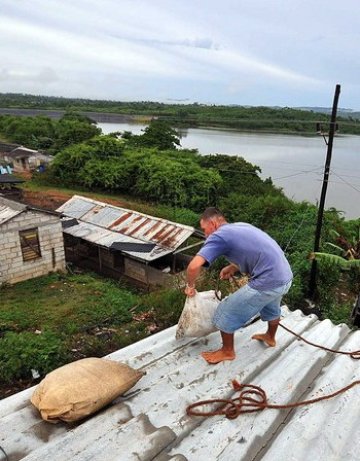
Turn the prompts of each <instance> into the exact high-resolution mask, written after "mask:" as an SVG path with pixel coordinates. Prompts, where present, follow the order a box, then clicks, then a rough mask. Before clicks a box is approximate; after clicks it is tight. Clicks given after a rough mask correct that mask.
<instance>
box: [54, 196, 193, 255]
mask: <svg viewBox="0 0 360 461" xmlns="http://www.w3.org/2000/svg"><path fill="white" fill-rule="evenodd" d="M57 211H59V212H61V213H63V214H64V215H65V216H68V217H72V218H76V219H78V220H79V226H73V227H71V228H69V229H66V230H65V229H64V232H66V233H69V234H71V235H74V236H75V237H81V238H84V239H86V240H89V241H91V242H93V243H96V244H99V245H104V246H106V247H108V246H110V245H111V244H112V243H114V242H134V243H135V242H139V243H144V242H145V243H154V244H156V247H155V248H154V250H153V251H151V253H149V254H146V255H144V254H143V253H140V252H139V253H138V254H136V253H135V252H126V253H129V254H131V255H132V256H136V257H138V258H139V259H142V260H148V261H151V260H153V259H157V258H159V257H161V256H164V255H165V254H168V253H171V252H173V251H174V250H176V249H177V248H179V246H180V245H182V244H183V243H184V242H185V241H186V240H187V239H188V238H189V237H190V236H191V235H192V234H193V232H194V231H195V229H194V228H193V227H190V226H185V225H183V224H178V223H175V222H171V221H168V220H166V219H160V218H156V217H153V216H149V215H145V214H142V213H138V212H136V211H132V210H128V209H125V208H120V207H115V206H113V205H109V204H107V203H103V202H99V201H96V200H92V199H90V198H87V197H80V196H78V195H74V196H73V197H72V198H71V199H70V200H68V201H67V202H66V203H64V204H63V205H62V206H61V207H60V208H58V210H57ZM85 224H86V226H84V225H85Z"/></svg>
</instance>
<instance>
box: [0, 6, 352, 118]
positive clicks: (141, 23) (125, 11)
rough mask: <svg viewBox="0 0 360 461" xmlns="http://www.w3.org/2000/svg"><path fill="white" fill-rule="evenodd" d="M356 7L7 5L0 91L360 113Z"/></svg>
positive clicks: (0, 17) (0, 15)
mask: <svg viewBox="0 0 360 461" xmlns="http://www.w3.org/2000/svg"><path fill="white" fill-rule="evenodd" d="M359 25H360V8H359V2H358V0H343V1H341V2H335V1H334V0H326V1H325V0H222V1H220V0H216V1H215V0H101V1H99V0H96V1H95V0H56V1H53V0H0V92H2V93H8V92H11V93H28V94H40V95H47V96H64V97H74V98H90V99H108V100H116V101H159V102H165V103H174V102H177V103H192V102H198V103H202V104H226V105H227V104H239V105H250V106H259V105H261V106H281V107H305V106H307V107H308V106H311V107H331V105H332V102H333V98H334V91H335V86H336V84H340V85H341V94H340V99H339V107H341V108H349V109H353V110H360V78H359V76H360V59H359V43H360V27H359Z"/></svg>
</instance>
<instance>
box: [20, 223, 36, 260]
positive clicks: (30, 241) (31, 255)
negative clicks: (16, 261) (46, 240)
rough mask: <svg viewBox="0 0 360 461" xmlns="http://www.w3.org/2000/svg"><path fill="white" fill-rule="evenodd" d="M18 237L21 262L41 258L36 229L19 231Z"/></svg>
mask: <svg viewBox="0 0 360 461" xmlns="http://www.w3.org/2000/svg"><path fill="white" fill-rule="evenodd" d="M19 236H20V245H21V251H22V257H23V261H31V260H33V259H38V258H41V251H40V243H39V232H38V229H37V228H36V227H35V228H34V229H28V230H24V231H20V232H19Z"/></svg>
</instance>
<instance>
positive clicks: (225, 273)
mask: <svg viewBox="0 0 360 461" xmlns="http://www.w3.org/2000/svg"><path fill="white" fill-rule="evenodd" d="M237 270H238V268H237V267H236V266H235V265H234V264H229V265H228V266H225V267H224V268H223V269H221V271H220V279H221V280H228V279H229V278H231V277H232V276H233V275H234V274H235V272H236V271H237Z"/></svg>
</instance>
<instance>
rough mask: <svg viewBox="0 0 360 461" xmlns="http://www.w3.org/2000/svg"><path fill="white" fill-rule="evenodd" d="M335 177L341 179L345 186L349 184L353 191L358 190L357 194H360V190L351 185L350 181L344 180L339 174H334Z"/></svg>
mask: <svg viewBox="0 0 360 461" xmlns="http://www.w3.org/2000/svg"><path fill="white" fill-rule="evenodd" d="M332 173H333V174H334V175H335V176H337V177H338V178H339V179H341V181H343V182H344V183H345V184H347V185H348V186H349V187H351V188H352V189H354V190H356V192H359V193H360V189H357V188H356V187H354V186H353V185H352V184H351V183H349V182H348V181H346V180H345V179H344V178H342V177H341V176H339V175H338V174H336V173H335V172H332Z"/></svg>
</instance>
